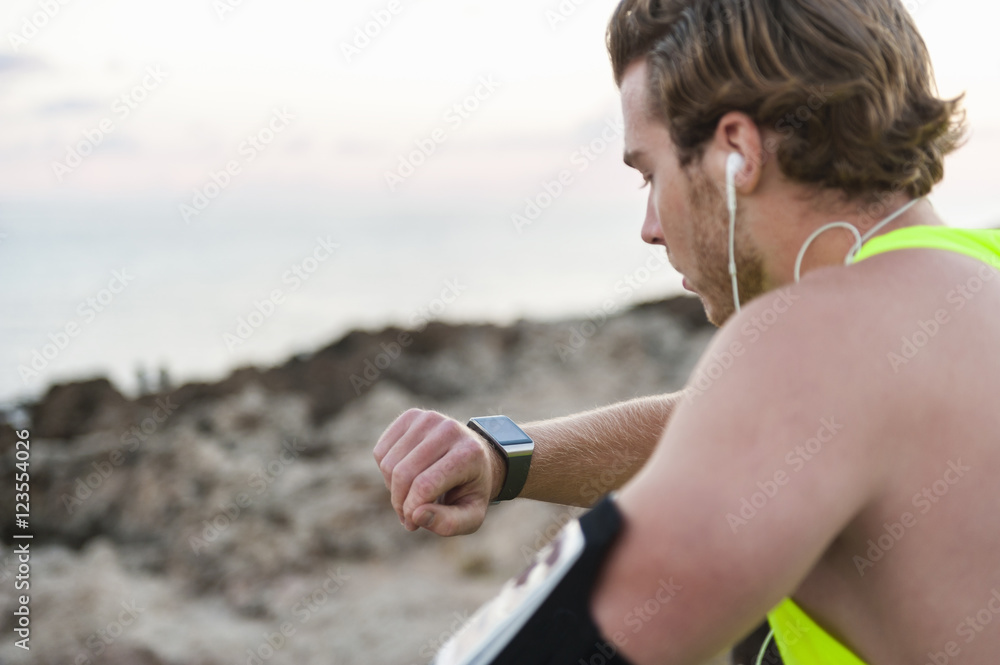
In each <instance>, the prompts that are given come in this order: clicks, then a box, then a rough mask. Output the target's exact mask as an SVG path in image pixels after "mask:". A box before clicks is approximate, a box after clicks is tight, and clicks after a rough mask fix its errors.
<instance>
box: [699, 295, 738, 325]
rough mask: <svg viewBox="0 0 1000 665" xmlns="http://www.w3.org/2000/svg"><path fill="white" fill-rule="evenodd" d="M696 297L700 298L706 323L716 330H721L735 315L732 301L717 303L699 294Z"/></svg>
mask: <svg viewBox="0 0 1000 665" xmlns="http://www.w3.org/2000/svg"><path fill="white" fill-rule="evenodd" d="M698 297H699V298H701V304H702V306H703V307H704V308H705V316H706V317H707V318H708V322H709V323H711V324H712V325H713V326H715V327H716V328H721V327H722V326H723V324H725V322H726V321H728V320H729V319H730V317H732V315H733V314H735V313H736V309H735V308H734V307H733V303H732V300H729V301H728V302H723V303H719V302H716V301H714V300H713V299H709V298H706V297H705V296H703V295H701V294H698Z"/></svg>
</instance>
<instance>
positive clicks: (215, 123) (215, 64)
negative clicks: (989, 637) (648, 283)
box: [0, 0, 1000, 224]
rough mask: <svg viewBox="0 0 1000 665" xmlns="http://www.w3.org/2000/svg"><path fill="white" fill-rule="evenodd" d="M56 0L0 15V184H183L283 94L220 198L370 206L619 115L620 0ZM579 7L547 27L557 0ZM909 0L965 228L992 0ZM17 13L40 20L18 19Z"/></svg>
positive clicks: (233, 150) (507, 161) (987, 112)
mask: <svg viewBox="0 0 1000 665" xmlns="http://www.w3.org/2000/svg"><path fill="white" fill-rule="evenodd" d="M64 1H65V4H64V5H63V4H59V5H58V7H59V10H58V12H57V13H56V15H55V16H53V17H52V18H50V19H49V18H46V20H45V21H41V20H40V19H39V18H38V17H43V18H45V17H44V14H42V13H40V12H42V6H43V4H44V3H41V2H40V0H24V1H22V0H7V1H6V2H5V3H4V7H3V10H0V35H2V36H3V39H2V41H0V116H2V117H3V122H2V123H0V196H7V197H9V196H18V197H20V196H25V195H27V196H42V197H53V196H69V197H72V196H74V195H81V194H82V195H93V194H97V195H106V194H112V195H136V196H140V195H143V194H147V193H157V194H163V195H167V196H170V197H174V196H176V197H178V198H179V199H183V198H184V196H185V195H186V194H188V195H189V194H190V193H191V192H193V189H194V188H195V187H200V186H201V185H203V184H204V182H205V181H206V178H207V177H208V175H209V174H210V173H211V172H213V171H216V170H218V169H219V168H222V167H223V166H224V165H225V164H226V163H227V161H229V160H231V159H233V158H234V157H238V155H239V154H240V153H239V147H240V145H241V142H242V141H243V140H244V139H245V138H246V137H247V135H248V134H251V133H256V132H258V131H260V130H261V129H262V128H264V127H265V126H266V125H267V123H268V121H269V118H270V117H271V115H272V113H273V110H274V109H287V111H288V112H289V113H291V114H293V115H294V116H295V120H294V122H292V123H291V124H290V125H289V127H288V128H287V130H285V131H283V132H282V133H281V134H280V135H279V136H278V137H277V138H276V139H275V141H274V143H273V144H272V145H269V146H268V147H267V150H265V151H263V152H262V153H261V155H260V157H261V158H260V159H258V160H256V161H255V163H253V164H252V165H247V168H246V169H244V170H243V172H242V173H241V174H240V176H239V177H238V178H237V179H236V181H235V182H234V185H233V188H232V190H231V191H230V192H229V193H228V195H230V196H239V195H242V194H234V192H241V193H248V192H252V191H254V189H255V187H257V186H261V185H267V186H268V187H271V188H274V189H276V190H278V191H280V190H282V188H288V191H289V192H291V191H293V190H294V191H296V192H302V191H307V190H310V189H312V190H317V191H322V192H323V193H324V194H325V195H330V194H335V193H340V194H343V195H344V196H345V197H357V198H359V199H363V198H365V197H367V200H368V201H369V202H371V203H373V204H378V203H377V202H383V203H384V202H386V201H387V200H396V201H403V202H407V201H410V200H417V201H419V200H421V199H423V198H425V197H426V198H434V197H440V196H449V197H458V198H470V199H474V198H476V197H479V196H483V197H489V196H495V195H497V194H498V193H500V194H502V195H506V194H509V195H511V196H513V197H515V198H516V197H517V196H519V195H523V193H525V192H526V191H527V192H528V193H530V192H531V191H532V189H533V188H534V187H536V186H537V183H538V182H539V180H540V178H542V177H545V176H546V175H547V174H548V173H549V172H551V171H552V169H554V168H558V167H559V165H560V164H563V163H565V161H566V159H567V156H568V155H570V154H571V153H572V152H573V151H574V150H575V149H576V147H578V146H579V144H580V143H581V142H585V141H587V140H589V139H590V138H591V137H592V136H594V135H595V130H598V129H599V127H600V126H601V124H602V123H603V121H604V120H605V119H606V118H609V117H613V116H614V115H615V114H617V113H619V110H618V97H617V92H616V90H615V88H614V86H613V84H612V81H611V76H610V72H609V67H608V64H607V56H606V54H605V51H604V49H603V31H604V27H605V23H606V21H607V18H608V16H609V15H610V12H611V10H612V8H613V7H614V5H615V4H616V3H615V1H614V0H582V1H581V0H576V3H574V2H562V3H560V2H558V1H557V0H507V1H505V2H484V1H476V0H420V1H419V2H418V1H416V0H398V2H397V3H393V4H392V6H393V7H395V8H397V9H398V11H397V13H396V14H395V15H392V14H391V12H389V10H388V8H389V7H390V3H389V1H388V0H378V1H372V2H350V3H348V2H336V3H335V2H329V1H326V0H323V1H321V0H282V1H281V2H278V1H277V0H173V1H172V2H169V3H166V2H151V1H148V0H91V1H89V2H79V1H68V0H64ZM53 2H56V0H53ZM575 4H579V6H578V7H576V9H575V11H574V12H573V13H572V15H570V16H568V17H566V20H565V21H563V22H560V23H558V24H555V25H553V24H552V16H553V14H552V13H553V12H557V11H558V8H559V7H560V6H564V7H565V6H575ZM230 5H236V6H235V7H231V6H230ZM908 6H909V7H910V8H911V9H912V10H913V11H914V12H915V15H916V18H917V21H918V23H919V25H920V27H921V29H922V31H923V34H924V36H925V38H926V40H927V42H928V44H929V48H930V50H931V54H932V57H933V59H934V62H935V66H936V69H937V73H938V79H939V85H940V88H941V90H942V92H943V93H944V94H954V93H957V92H959V91H966V92H967V93H968V109H969V117H970V122H971V126H972V128H973V134H972V139H971V142H970V144H969V145H968V146H967V147H966V148H965V149H964V150H963V151H962V153H961V154H959V155H958V156H956V157H954V158H952V160H951V161H950V163H949V173H948V181H947V183H946V184H945V186H944V187H942V189H941V191H940V195H939V197H938V203H939V207H942V209H943V211H944V212H945V213H946V214H949V213H950V214H951V215H953V216H955V215H958V216H961V217H962V219H960V220H956V222H957V223H967V224H977V223H979V222H984V223H985V222H986V221H988V219H991V218H993V219H995V218H996V217H1000V205H994V204H993V200H992V197H991V196H987V194H991V190H992V188H993V187H992V175H993V172H994V171H995V169H994V168H992V155H993V154H995V153H996V152H997V151H998V150H1000V104H998V102H1000V93H998V92H997V90H998V89H1000V88H998V86H997V85H996V84H997V83H998V78H1000V55H998V54H997V51H996V49H995V43H996V36H995V34H994V26H995V25H997V23H998V19H1000V9H998V7H997V6H996V5H995V4H994V3H985V2H981V1H980V2H972V1H971V0H951V1H949V2H944V1H943V0H923V1H922V2H918V1H917V0H909V3H908ZM225 8H228V11H227V10H225ZM373 12H375V13H376V14H377V13H378V12H383V14H382V16H383V20H384V19H385V16H391V21H390V22H388V25H386V26H385V27H381V28H380V31H379V34H377V35H376V36H375V37H372V38H371V39H370V42H369V43H368V44H367V45H366V46H364V48H363V49H360V53H353V54H352V55H351V61H350V62H348V57H347V56H345V54H344V51H343V45H344V44H345V43H347V44H350V43H351V42H352V41H353V40H354V39H355V36H356V30H357V29H358V28H362V29H363V28H364V27H365V24H366V23H368V22H369V21H371V20H373ZM25 21H28V23H35V24H38V23H42V22H44V23H45V25H42V26H41V27H40V28H38V29H37V31H33V30H32V28H31V27H30V26H29V27H28V28H27V32H26V23H25ZM35 32H37V34H34V33H35ZM26 34H27V35H29V37H24V35H26ZM12 35H16V37H12ZM149 67H154V68H158V69H159V70H160V71H162V72H164V74H165V78H164V79H163V80H162V82H160V83H158V84H157V85H156V87H155V88H154V89H152V90H150V91H149V92H148V94H146V95H144V96H145V97H146V98H145V99H144V100H143V101H141V102H138V103H136V104H135V107H136V108H135V109H132V110H130V113H129V116H128V117H121V116H120V115H119V114H116V113H115V112H114V111H113V109H115V108H116V107H115V106H114V105H115V100H116V99H118V98H120V97H121V95H123V94H128V93H129V91H130V90H131V89H132V88H133V87H134V86H135V85H137V84H140V83H141V82H142V80H143V78H144V76H145V72H146V71H147V68H149ZM483 76H487V77H493V79H494V80H495V81H496V82H498V83H499V87H498V89H497V90H496V91H495V92H493V93H492V94H491V95H490V96H489V98H488V99H486V100H484V101H482V103H481V105H480V108H478V109H477V110H476V111H475V112H474V113H471V114H469V117H468V118H466V119H464V121H463V123H462V124H461V125H460V126H453V125H448V124H447V123H446V122H445V120H444V119H445V117H446V113H447V112H448V110H449V109H450V108H451V107H452V106H453V104H454V103H456V102H459V101H461V100H463V99H464V98H465V97H466V96H468V95H469V94H471V93H473V92H474V91H475V89H476V86H477V81H478V80H479V79H480V77H483ZM119 103H120V102H119ZM117 108H118V109H120V108H121V107H120V106H119V107H117ZM105 118H109V119H111V120H112V121H113V122H114V127H113V132H111V133H110V134H108V135H107V136H106V137H104V139H103V140H102V142H101V145H98V146H97V147H96V148H95V150H94V154H93V155H90V156H88V157H86V158H85V159H84V160H83V162H82V163H81V165H80V166H79V167H78V168H76V169H74V170H73V171H72V172H71V173H68V174H64V178H63V180H62V181H61V182H60V181H59V179H58V178H57V176H56V175H55V174H54V173H53V163H54V162H56V161H63V160H65V159H66V154H67V147H68V146H70V145H72V144H74V142H79V141H81V140H84V136H85V132H87V131H90V132H91V136H96V134H94V133H93V132H94V131H95V130H96V129H97V128H99V127H100V122H101V121H102V120H103V119H105ZM439 126H444V127H446V128H447V130H448V134H447V136H446V142H445V144H444V145H442V146H441V149H440V150H439V151H438V154H436V155H435V156H434V158H433V159H432V160H429V161H428V163H427V164H426V165H425V166H424V167H422V168H421V169H419V170H418V172H417V174H416V175H415V176H414V177H413V178H412V179H408V180H407V181H406V182H405V183H404V184H403V185H402V186H400V187H399V188H398V189H397V190H396V191H395V192H390V191H388V189H387V187H386V184H385V172H386V171H387V170H391V169H393V168H395V167H396V166H397V164H398V156H399V155H400V154H405V153H407V152H408V151H410V150H412V149H413V148H414V141H416V140H419V139H426V138H427V137H428V136H430V134H431V132H432V131H433V130H434V129H435V128H437V127H439ZM85 147H86V146H85ZM605 171H606V173H605ZM601 173H602V177H601V178H598V179H597V182H596V183H595V185H596V187H588V188H587V191H586V192H580V193H579V194H578V195H579V196H606V197H609V198H612V199H614V198H619V197H626V196H627V197H632V196H634V192H633V191H632V190H633V185H635V183H637V182H638V181H637V180H636V177H635V176H634V175H633V174H630V173H628V172H627V171H626V170H625V169H624V168H622V167H620V166H619V164H618V163H617V162H616V161H615V160H610V161H608V162H607V163H606V165H605V166H603V167H602V171H601ZM373 195H376V197H377V198H375V199H373V198H372V196H373ZM994 211H996V212H994Z"/></svg>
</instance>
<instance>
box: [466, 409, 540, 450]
mask: <svg viewBox="0 0 1000 665" xmlns="http://www.w3.org/2000/svg"><path fill="white" fill-rule="evenodd" d="M475 421H476V423H478V425H479V426H480V427H482V428H483V430H485V431H486V433H487V434H489V435H490V436H491V437H493V439H494V440H495V441H496V442H497V443H499V444H501V445H508V444H512V443H531V439H530V438H528V435H527V434H525V433H524V432H523V431H522V430H521V428H520V427H518V426H517V425H515V424H514V421H513V420H511V419H510V418H508V417H507V416H486V417H483V418H476V419H475Z"/></svg>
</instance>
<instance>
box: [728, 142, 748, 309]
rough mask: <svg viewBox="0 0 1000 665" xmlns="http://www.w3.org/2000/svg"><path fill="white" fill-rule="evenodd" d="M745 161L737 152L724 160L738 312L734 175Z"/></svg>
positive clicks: (730, 270) (733, 276)
mask: <svg viewBox="0 0 1000 665" xmlns="http://www.w3.org/2000/svg"><path fill="white" fill-rule="evenodd" d="M745 164H746V160H744V159H743V155H741V154H740V153H738V152H731V153H729V157H727V158H726V207H727V208H728V209H729V277H730V279H732V281H733V303H735V305H736V311H737V312H738V311H740V290H739V288H738V287H737V286H736V174H737V173H739V172H740V170H741V169H742V168H743V166H744V165H745Z"/></svg>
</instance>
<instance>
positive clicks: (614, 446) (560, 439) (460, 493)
mask: <svg viewBox="0 0 1000 665" xmlns="http://www.w3.org/2000/svg"><path fill="white" fill-rule="evenodd" d="M678 400H679V393H673V394H669V395H662V396H655V397H642V398H638V399H634V400H630V401H627V402H621V403H619V404H614V405H612V406H608V407H604V408H601V409H596V410H593V411H587V412H584V413H580V414H576V415H573V416H566V417H563V418H557V419H554V420H547V421H541V422H537V423H531V424H528V425H524V426H523V428H524V430H525V432H526V433H527V434H528V435H529V436H530V437H531V438H532V439H533V440H534V441H535V454H534V455H533V457H532V462H531V470H530V471H529V473H528V479H527V483H526V485H525V488H524V491H523V492H522V493H521V496H523V497H527V498H531V499H536V500H539V501H550V502H554V503H565V504H570V505H578V506H588V505H590V504H592V503H594V502H595V501H596V500H597V499H598V498H600V497H601V496H602V495H603V494H605V493H607V492H609V491H611V490H613V489H616V488H618V487H620V486H621V485H623V484H624V483H625V482H627V481H628V480H629V479H630V478H631V477H632V476H633V475H635V473H636V472H637V471H638V470H639V469H640V468H641V467H642V465H643V464H644V463H645V461H646V460H647V459H648V458H649V455H650V454H651V452H652V450H653V448H654V447H655V445H656V442H657V440H658V439H659V436H660V434H661V433H662V431H663V428H664V427H665V426H666V423H667V420H668V419H669V417H670V413H671V411H672V410H673V408H674V405H675V404H676V403H677V402H678ZM374 454H375V460H376V462H377V463H378V465H379V469H380V470H381V472H382V476H383V478H384V480H385V484H386V487H387V488H388V489H389V491H390V492H391V495H392V496H391V500H392V505H393V508H394V509H395V510H396V512H397V513H398V514H399V517H400V521H401V522H402V523H403V525H404V526H405V527H406V528H407V529H410V530H411V531H412V530H415V529H417V528H418V527H420V526H423V527H425V528H427V529H429V530H430V531H433V532H434V533H437V534H439V535H443V536H451V535H459V534H465V533H472V532H474V531H476V530H477V529H478V528H479V527H480V525H481V524H482V522H483V520H484V519H485V517H486V508H487V506H488V505H489V502H490V500H491V499H492V498H494V497H496V496H497V494H499V492H500V488H501V487H502V485H503V481H504V473H505V472H504V465H503V462H502V461H501V459H500V456H499V454H498V453H497V452H496V451H494V450H492V448H491V447H490V446H489V444H488V443H487V442H486V441H484V440H483V439H482V438H481V437H479V436H478V435H477V434H475V433H474V432H473V431H472V430H470V429H469V428H467V427H466V426H465V425H464V423H463V422H459V421H457V420H455V419H453V418H449V417H447V416H444V415H442V414H440V413H436V412H433V411H423V410H420V409H411V410H409V411H407V412H406V413H404V414H403V415H401V416H400V417H399V418H397V419H396V421H395V422H393V423H392V425H390V426H389V428H388V429H386V431H385V433H384V434H383V435H382V437H381V438H380V439H379V441H378V443H377V444H376V446H375V451H374Z"/></svg>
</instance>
